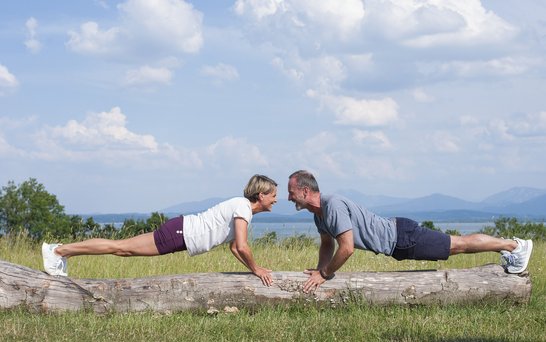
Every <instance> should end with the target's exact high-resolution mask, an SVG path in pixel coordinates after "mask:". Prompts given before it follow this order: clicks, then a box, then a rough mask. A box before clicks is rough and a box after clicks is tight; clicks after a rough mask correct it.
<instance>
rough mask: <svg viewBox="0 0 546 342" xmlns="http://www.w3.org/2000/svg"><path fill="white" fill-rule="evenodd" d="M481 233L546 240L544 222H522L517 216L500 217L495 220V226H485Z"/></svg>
mask: <svg viewBox="0 0 546 342" xmlns="http://www.w3.org/2000/svg"><path fill="white" fill-rule="evenodd" d="M480 233H484V234H487V235H491V236H497V237H504V238H512V237H514V236H516V237H518V238H521V239H532V240H542V241H544V240H546V227H545V226H544V222H542V223H535V222H525V223H520V222H518V219H517V218H515V217H511V218H506V217H505V218H500V219H498V220H496V221H495V226H494V227H485V228H483V229H482V230H481V231H480Z"/></svg>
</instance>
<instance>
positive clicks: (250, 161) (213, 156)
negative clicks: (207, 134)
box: [206, 136, 268, 171]
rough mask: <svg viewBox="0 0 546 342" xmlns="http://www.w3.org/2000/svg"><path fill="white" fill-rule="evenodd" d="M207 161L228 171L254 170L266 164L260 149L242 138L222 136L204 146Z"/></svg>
mask: <svg viewBox="0 0 546 342" xmlns="http://www.w3.org/2000/svg"><path fill="white" fill-rule="evenodd" d="M206 154H207V156H208V157H209V163H210V165H211V166H213V167H216V168H226V169H229V170H230V171H237V170H241V169H242V170H255V169H256V167H263V166H267V165H268V161H267V159H266V158H265V156H264V155H263V154H262V153H261V152H260V149H259V148H258V147H257V146H256V145H253V144H250V143H248V142H247V141H246V139H244V138H234V137H232V136H227V137H224V138H222V139H220V140H218V141H216V142H215V143H213V144H211V145H209V146H208V147H207V148H206Z"/></svg>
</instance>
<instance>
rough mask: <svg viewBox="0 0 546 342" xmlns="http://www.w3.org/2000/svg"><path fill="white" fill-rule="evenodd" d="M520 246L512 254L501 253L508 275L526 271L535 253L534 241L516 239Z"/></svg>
mask: <svg viewBox="0 0 546 342" xmlns="http://www.w3.org/2000/svg"><path fill="white" fill-rule="evenodd" d="M514 240H515V241H516V242H517V243H518V246H517V247H516V248H515V249H514V250H513V251H512V252H506V251H502V252H501V263H502V264H503V267H504V269H505V270H506V272H508V273H521V272H523V271H525V269H526V268H527V265H528V264H529V259H530V258H531V252H532V251H533V241H532V240H522V239H518V238H514Z"/></svg>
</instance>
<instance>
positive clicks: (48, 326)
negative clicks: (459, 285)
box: [0, 237, 546, 341]
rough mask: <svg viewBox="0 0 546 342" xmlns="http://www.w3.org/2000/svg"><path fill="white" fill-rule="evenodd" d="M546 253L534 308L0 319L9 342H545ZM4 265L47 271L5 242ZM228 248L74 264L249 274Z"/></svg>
mask: <svg viewBox="0 0 546 342" xmlns="http://www.w3.org/2000/svg"><path fill="white" fill-rule="evenodd" d="M545 247H546V243H545V242H535V248H534V252H533V257H532V260H531V262H530V265H529V272H530V274H531V279H532V282H533V293H532V296H531V301H530V303H529V305H519V306H514V305H512V304H508V303H502V302H500V303H497V304H488V305H480V304H475V305H464V306H463V305H449V306H417V307H399V306H386V307H372V306H365V305H364V306H363V305H356V304H352V305H349V306H346V307H339V308H336V309H332V308H321V307H313V306H310V307H309V306H303V305H295V306H293V307H290V308H286V307H263V308H260V309H258V310H255V311H247V310H242V311H240V312H238V313H235V314H225V313H220V314H218V315H209V314H207V313H205V312H180V313H175V314H170V315H160V314H155V313H152V312H147V313H135V314H108V315H96V314H93V313H88V312H77V313H63V314H32V313H29V312H26V311H25V310H12V311H1V312H0V327H2V329H0V340H1V341H27V340H28V341H33V340H42V341H73V340H75V339H77V340H81V341H105V340H129V341H151V340H152V341H153V340H158V341H185V340H192V341H210V340H217V341H266V340H267V341H285V340H286V341H290V340H294V341H336V340H337V341H345V340H363V341H546V248H545ZM253 252H254V255H255V257H256V259H257V260H258V263H259V264H261V265H263V266H265V267H269V268H271V269H273V270H283V271H300V270H303V269H304V268H306V267H312V266H314V265H315V264H316V259H317V253H318V249H317V246H312V245H311V246H310V245H308V244H302V245H298V244H297V241H295V243H293V244H291V245H290V246H279V245H256V246H253ZM0 259H3V260H6V261H10V262H14V263H17V264H21V265H25V266H28V267H32V268H36V269H41V256H40V248H39V245H38V244H35V243H32V242H30V241H29V240H28V239H26V238H24V237H19V238H10V239H5V238H4V239H0ZM491 262H494V263H496V262H498V254H496V253H480V254H472V255H457V256H454V257H451V258H450V259H449V260H448V261H443V262H421V261H404V262H398V261H396V260H394V259H392V258H389V257H385V256H381V255H377V256H376V255H373V254H372V253H370V252H363V251H357V252H356V253H355V255H353V257H351V259H349V261H348V263H347V264H345V265H344V267H343V268H342V270H341V271H364V270H365V271H393V270H416V269H447V268H467V267H473V266H478V265H482V264H486V263H491ZM244 270H245V269H244V267H243V266H242V265H240V264H239V263H238V261H237V260H235V258H234V257H233V256H232V255H231V253H230V252H229V250H228V249H227V248H226V247H225V246H222V247H219V248H216V249H215V250H213V251H211V252H209V253H207V254H204V255H200V256H196V257H191V258H190V257H188V256H187V254H186V253H176V254H171V255H166V256H160V257H153V258H145V257H133V258H119V257H113V256H82V257H76V258H72V259H70V261H69V272H70V273H69V274H70V276H71V277H75V278H131V277H145V276H152V275H161V274H180V273H194V272H219V271H244Z"/></svg>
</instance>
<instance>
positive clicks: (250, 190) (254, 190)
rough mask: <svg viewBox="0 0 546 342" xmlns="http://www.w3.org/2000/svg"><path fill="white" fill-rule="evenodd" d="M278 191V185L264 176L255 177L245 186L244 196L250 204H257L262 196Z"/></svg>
mask: <svg viewBox="0 0 546 342" xmlns="http://www.w3.org/2000/svg"><path fill="white" fill-rule="evenodd" d="M275 189H277V183H276V182H275V181H274V180H272V179H271V178H269V177H267V176H264V175H254V176H252V177H251V178H250V180H249V181H248V184H247V185H246V186H245V190H244V196H245V197H246V198H247V199H248V200H249V201H250V202H253V203H254V202H256V201H257V200H258V199H259V195H260V194H266V195H267V194H269V193H271V192H272V191H274V190H275Z"/></svg>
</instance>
